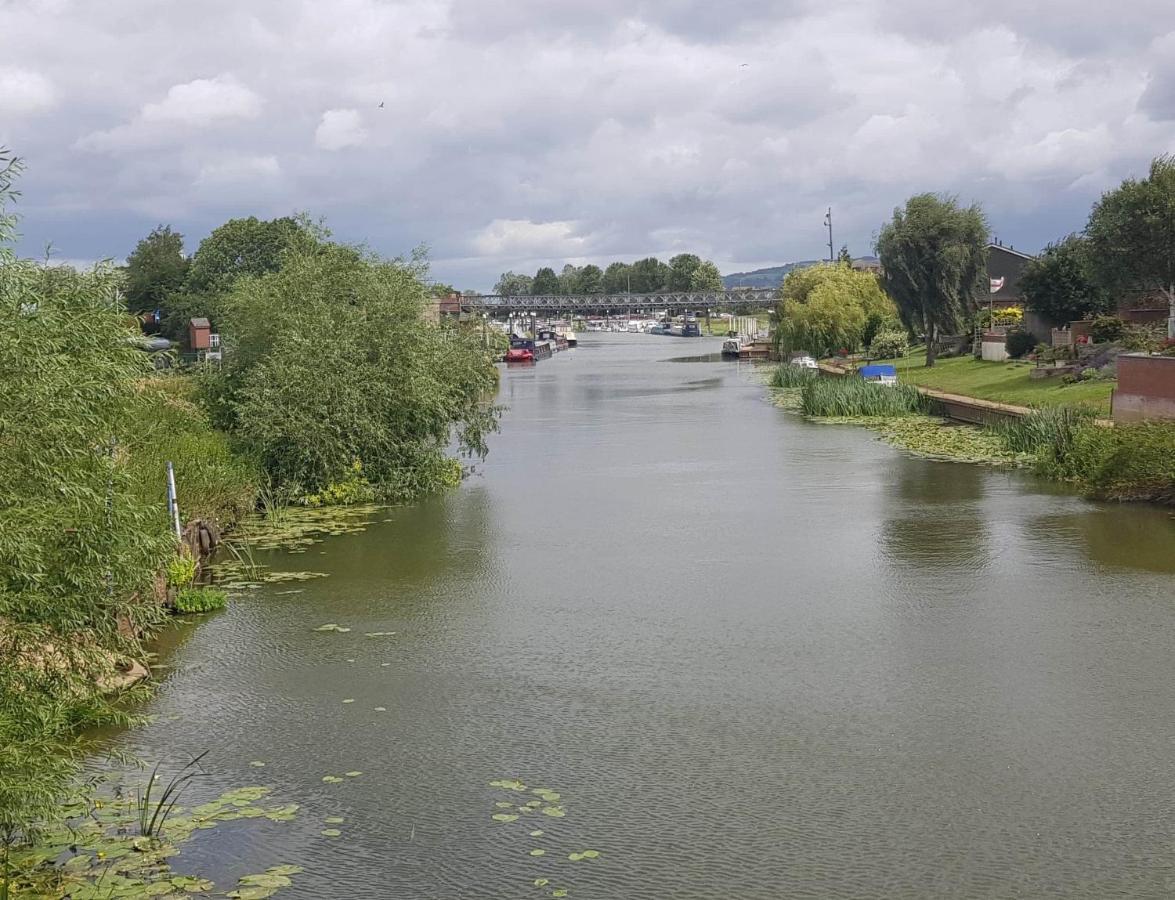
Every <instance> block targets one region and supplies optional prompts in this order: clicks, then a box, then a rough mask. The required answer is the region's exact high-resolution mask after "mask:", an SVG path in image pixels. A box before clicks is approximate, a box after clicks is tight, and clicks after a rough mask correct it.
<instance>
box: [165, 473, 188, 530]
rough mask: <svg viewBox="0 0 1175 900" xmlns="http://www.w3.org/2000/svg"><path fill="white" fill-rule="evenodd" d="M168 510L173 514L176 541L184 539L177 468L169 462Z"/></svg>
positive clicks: (172, 520)
mask: <svg viewBox="0 0 1175 900" xmlns="http://www.w3.org/2000/svg"><path fill="white" fill-rule="evenodd" d="M167 509H168V512H170V513H171V524H172V527H173V528H174V529H175V539H176V540H177V541H182V540H183V539H184V534H183V529H181V528H180V501H179V497H177V496H176V493H175V467H174V466H173V465H172V464H171V461H170V460H168V463H167Z"/></svg>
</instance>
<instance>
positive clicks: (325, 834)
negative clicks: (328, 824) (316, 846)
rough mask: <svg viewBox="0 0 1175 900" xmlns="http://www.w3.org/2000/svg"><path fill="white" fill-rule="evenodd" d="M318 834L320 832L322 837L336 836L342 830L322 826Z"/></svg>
mask: <svg viewBox="0 0 1175 900" xmlns="http://www.w3.org/2000/svg"><path fill="white" fill-rule="evenodd" d="M319 834H321V835H322V836H323V837H338V836H339V835H340V834H342V832H341V831H339V830H338V829H337V828H324V829H322V831H321V832H319Z"/></svg>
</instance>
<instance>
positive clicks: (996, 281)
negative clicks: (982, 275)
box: [980, 241, 1035, 309]
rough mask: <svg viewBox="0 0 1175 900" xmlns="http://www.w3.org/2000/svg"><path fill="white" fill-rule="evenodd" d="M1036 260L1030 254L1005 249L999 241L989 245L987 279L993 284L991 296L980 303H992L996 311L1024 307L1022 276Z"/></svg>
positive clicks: (982, 299) (981, 299)
mask: <svg viewBox="0 0 1175 900" xmlns="http://www.w3.org/2000/svg"><path fill="white" fill-rule="evenodd" d="M1033 259H1035V257H1034V256H1032V255H1031V254H1029V253H1021V252H1020V251H1019V250H1017V249H1016V248H1014V247H1005V246H1004V245H1003V244H1002V243H1000V242H999V241H996V242H995V243H993V244H988V245H987V277H988V279H989V281H990V283H991V294H990V295H989V296H987V297H981V298H980V303H982V304H984V305H986V304H987V303H988V302H990V303H991V305H992V306H993V307H995V308H996V309H1000V308H1004V307H1008V306H1023V305H1024V298H1023V296H1022V295H1021V294H1020V276H1021V275H1023V274H1024V269H1025V268H1026V267H1027V266H1028V264H1029V263H1030V262H1032V260H1033Z"/></svg>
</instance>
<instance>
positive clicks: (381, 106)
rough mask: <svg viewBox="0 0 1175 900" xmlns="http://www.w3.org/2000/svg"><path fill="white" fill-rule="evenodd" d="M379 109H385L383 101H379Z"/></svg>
mask: <svg viewBox="0 0 1175 900" xmlns="http://www.w3.org/2000/svg"><path fill="white" fill-rule="evenodd" d="M379 108H380V109H383V108H384V102H383V101H382V100H380V101H379Z"/></svg>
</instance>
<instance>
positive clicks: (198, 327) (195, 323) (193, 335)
mask: <svg viewBox="0 0 1175 900" xmlns="http://www.w3.org/2000/svg"><path fill="white" fill-rule="evenodd" d="M211 345H212V323H211V322H209V321H208V320H207V319H206V318H204V317H203V316H197V317H196V318H194V319H192V320H190V321H189V322H188V346H189V347H190V348H191V349H192V351H193V352H195V353H199V352H200V351H201V350H207V349H208V348H209V347H210V346H211Z"/></svg>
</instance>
